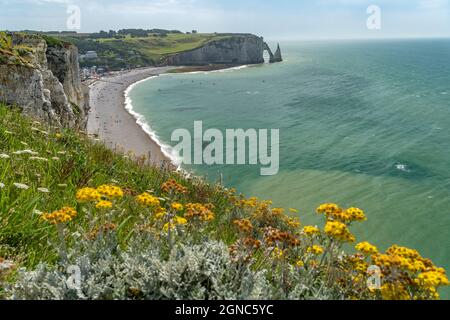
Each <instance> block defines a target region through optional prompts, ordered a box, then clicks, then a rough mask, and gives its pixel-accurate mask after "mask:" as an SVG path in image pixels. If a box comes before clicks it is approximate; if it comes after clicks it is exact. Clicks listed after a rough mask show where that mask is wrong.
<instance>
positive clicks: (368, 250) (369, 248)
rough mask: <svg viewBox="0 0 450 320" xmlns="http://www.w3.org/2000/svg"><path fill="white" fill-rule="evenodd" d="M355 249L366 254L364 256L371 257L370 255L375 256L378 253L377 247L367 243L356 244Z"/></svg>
mask: <svg viewBox="0 0 450 320" xmlns="http://www.w3.org/2000/svg"><path fill="white" fill-rule="evenodd" d="M355 249H356V250H358V251H360V252H362V253H364V254H366V255H371V254H377V253H378V249H377V247H375V246H374V245H372V244H370V243H369V242H361V243H358V244H357V245H356V246H355Z"/></svg>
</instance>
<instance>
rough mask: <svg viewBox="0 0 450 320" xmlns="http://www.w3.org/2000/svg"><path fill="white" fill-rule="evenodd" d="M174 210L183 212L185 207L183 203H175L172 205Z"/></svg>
mask: <svg viewBox="0 0 450 320" xmlns="http://www.w3.org/2000/svg"><path fill="white" fill-rule="evenodd" d="M172 209H173V210H175V211H182V210H183V205H182V204H181V203H177V202H174V203H172Z"/></svg>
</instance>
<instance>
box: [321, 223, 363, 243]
mask: <svg viewBox="0 0 450 320" xmlns="http://www.w3.org/2000/svg"><path fill="white" fill-rule="evenodd" d="M324 231H325V233H326V234H327V235H328V236H330V237H332V238H335V239H337V240H339V241H343V242H355V240H356V239H355V236H354V235H352V234H351V233H350V231H349V230H348V227H347V226H346V225H345V224H344V223H342V222H339V221H328V222H327V223H326V225H325V229H324Z"/></svg>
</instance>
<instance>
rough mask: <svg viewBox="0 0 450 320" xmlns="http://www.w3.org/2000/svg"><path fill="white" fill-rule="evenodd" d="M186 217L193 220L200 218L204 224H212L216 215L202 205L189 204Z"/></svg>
mask: <svg viewBox="0 0 450 320" xmlns="http://www.w3.org/2000/svg"><path fill="white" fill-rule="evenodd" d="M184 217H185V218H187V219H189V220H191V219H195V218H198V219H200V220H201V221H204V222H210V221H212V220H214V217H215V216H214V213H213V212H212V211H211V210H210V209H209V208H208V207H207V205H202V204H200V203H188V204H187V205H186V213H185V214H184Z"/></svg>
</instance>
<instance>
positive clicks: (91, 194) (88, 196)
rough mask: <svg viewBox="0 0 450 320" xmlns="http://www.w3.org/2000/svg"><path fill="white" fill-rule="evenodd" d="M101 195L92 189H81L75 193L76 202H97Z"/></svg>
mask: <svg viewBox="0 0 450 320" xmlns="http://www.w3.org/2000/svg"><path fill="white" fill-rule="evenodd" d="M101 197H102V195H101V194H100V193H99V192H98V191H97V189H94V188H83V189H80V190H78V191H77V194H76V199H77V201H78V202H90V201H99V200H100V199H101Z"/></svg>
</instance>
